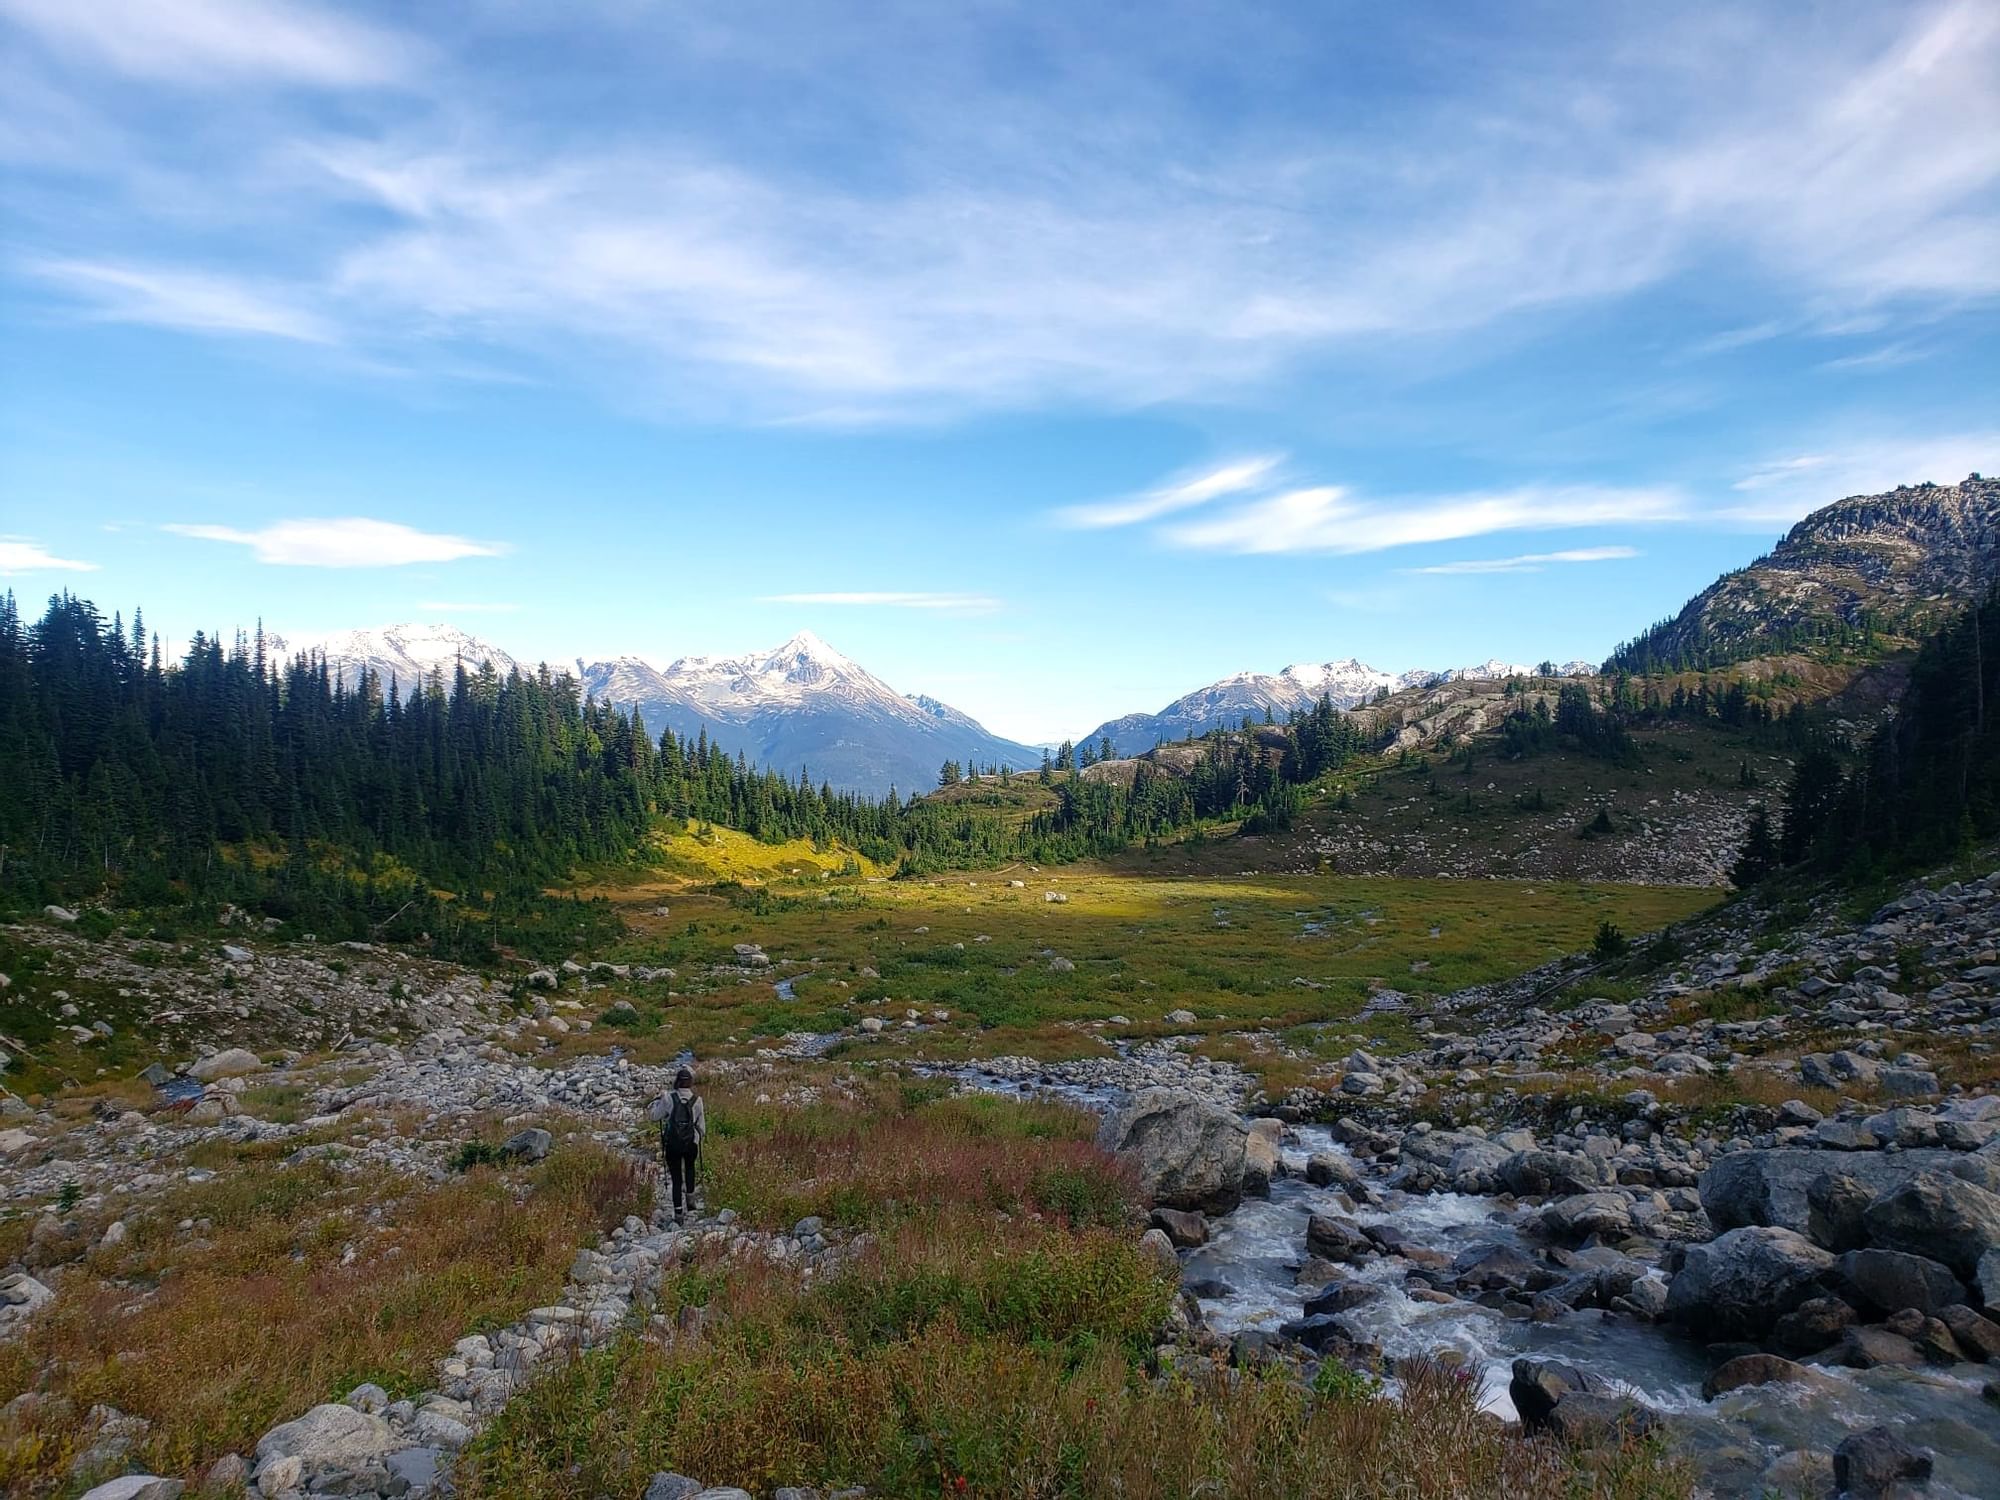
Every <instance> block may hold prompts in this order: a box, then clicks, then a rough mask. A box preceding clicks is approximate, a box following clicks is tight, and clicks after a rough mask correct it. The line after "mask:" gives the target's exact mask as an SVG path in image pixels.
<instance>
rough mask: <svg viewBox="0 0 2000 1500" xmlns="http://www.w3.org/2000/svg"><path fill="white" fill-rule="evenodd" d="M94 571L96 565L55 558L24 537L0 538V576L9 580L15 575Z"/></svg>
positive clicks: (52, 554) (46, 550) (72, 559)
mask: <svg viewBox="0 0 2000 1500" xmlns="http://www.w3.org/2000/svg"><path fill="white" fill-rule="evenodd" d="M96 571H97V564H96V563H93V562H78V561H76V560H75V559H74V558H68V557H57V556H56V555H55V554H54V553H52V552H50V551H49V550H48V549H47V548H46V547H44V546H42V545H41V544H40V543H39V542H31V541H29V540H28V539H27V538H25V537H18V536H7V537H0V576H5V577H9V578H11V577H13V576H14V575H15V574H16V573H44V572H58V573H95V572H96Z"/></svg>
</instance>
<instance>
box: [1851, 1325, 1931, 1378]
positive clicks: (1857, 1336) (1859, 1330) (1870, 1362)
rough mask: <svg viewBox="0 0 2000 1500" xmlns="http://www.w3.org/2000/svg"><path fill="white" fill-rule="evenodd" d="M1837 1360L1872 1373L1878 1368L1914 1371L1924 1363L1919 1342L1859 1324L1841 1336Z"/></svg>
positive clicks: (1905, 1336)
mask: <svg viewBox="0 0 2000 1500" xmlns="http://www.w3.org/2000/svg"><path fill="white" fill-rule="evenodd" d="M1834 1358H1835V1359H1836V1360H1837V1361H1838V1362H1839V1363H1841V1364H1843V1365H1846V1366H1847V1367H1848V1368H1850V1369H1854V1370H1872V1369H1874V1368H1876V1367H1877V1366H1878V1365H1900V1366H1902V1367H1903V1368H1905V1369H1914V1368H1916V1367H1917V1366H1918V1365H1920V1364H1922V1363H1923V1362H1924V1356H1923V1353H1922V1351H1920V1350H1919V1349H1918V1348H1917V1346H1916V1342H1915V1341H1914V1340H1912V1339H1911V1338H1910V1337H1909V1336H1908V1335H1906V1334H1901V1333H1897V1332H1896V1331H1895V1330H1894V1329H1890V1328H1872V1327H1868V1326H1866V1325H1863V1324H1856V1325H1855V1326H1854V1327H1852V1328H1850V1329H1848V1330H1847V1331H1846V1332H1845V1333H1843V1334H1842V1335H1841V1336H1840V1348H1839V1350H1838V1351H1837V1352H1836V1353H1835V1355H1834Z"/></svg>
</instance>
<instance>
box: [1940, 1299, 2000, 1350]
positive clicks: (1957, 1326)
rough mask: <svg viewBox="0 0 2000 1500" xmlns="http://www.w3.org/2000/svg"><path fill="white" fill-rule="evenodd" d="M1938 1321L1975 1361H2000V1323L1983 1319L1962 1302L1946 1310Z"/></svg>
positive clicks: (1941, 1313)
mask: <svg viewBox="0 0 2000 1500" xmlns="http://www.w3.org/2000/svg"><path fill="white" fill-rule="evenodd" d="M1938 1319H1939V1321H1940V1322H1942V1323H1943V1324H1944V1326H1945V1327H1946V1328H1949V1329H1950V1330H1951V1336H1952V1337H1953V1338H1954V1339H1956V1340H1958V1342H1959V1345H1960V1346H1961V1347H1962V1348H1963V1349H1964V1350H1965V1351H1966V1352H1967V1353H1968V1354H1970V1355H1971V1356H1972V1357H1973V1358H1974V1359H1984V1360H2000V1323H1996V1322H1994V1321H1993V1320H1992V1319H1991V1318H1983V1317H1981V1316H1980V1315H1979V1314H1978V1313H1976V1312H1974V1311H1973V1310H1972V1309H1971V1308H1969V1307H1967V1306H1966V1305H1965V1304H1964V1303H1962V1302H1961V1303H1959V1304H1958V1305H1957V1306H1955V1307H1947V1308H1945V1309H1944V1310H1943V1311H1942V1312H1940V1313H1939V1314H1938Z"/></svg>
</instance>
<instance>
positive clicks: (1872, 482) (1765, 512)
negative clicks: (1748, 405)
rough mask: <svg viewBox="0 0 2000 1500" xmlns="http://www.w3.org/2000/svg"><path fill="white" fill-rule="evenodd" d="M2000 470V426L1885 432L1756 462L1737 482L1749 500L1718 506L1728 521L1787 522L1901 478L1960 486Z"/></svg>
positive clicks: (1876, 492)
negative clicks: (1938, 432) (1918, 434)
mask: <svg viewBox="0 0 2000 1500" xmlns="http://www.w3.org/2000/svg"><path fill="white" fill-rule="evenodd" d="M1996 471H2000V428H1995V429H1993V430H1990V431H1986V432H1966V433H1955V434H1945V435H1942V436H1937V437H1927V438H1908V437H1896V438H1881V439H1876V440H1872V441H1868V442H1860V443H1850V444H1848V445H1847V446H1844V447H1826V448H1823V449H1820V450H1819V451H1816V452H1812V453H1805V454H1800V455H1797V456H1795V457H1791V458H1780V459H1772V460H1770V461H1768V462H1766V463H1763V464H1760V465H1758V466H1757V467H1756V468H1754V469H1752V470H1751V471H1750V472H1749V473H1747V474H1745V475H1744V476H1743V477H1742V478H1741V479H1739V480H1737V481H1736V483H1735V485H1734V488H1735V489H1736V491H1737V492H1738V493H1739V494H1742V495H1743V496H1745V497H1746V498H1744V499H1743V500H1741V501H1738V502H1737V503H1735V504H1733V505H1728V506H1724V507H1722V508H1721V509H1720V510H1719V511H1717V512H1716V514H1717V515H1718V516H1720V517H1721V518H1723V519H1726V520H1732V521H1741V522H1745V523H1752V524H1768V523H1772V522H1778V523H1783V524H1789V523H1791V522H1793V521H1796V520H1798V519H1800V518H1801V517H1803V516H1805V515H1807V514H1809V513H1811V512H1812V511H1815V510H1818V509H1819V508H1820V507H1821V506H1823V505H1831V504H1832V503H1833V502H1834V501H1836V500H1843V499H1846V498H1847V497H1848V496H1850V495H1879V494H1881V493H1883V492H1884V491H1886V490H1892V489H1894V488H1895V487H1896V486H1897V485H1899V484H1923V483H1925V482H1926V481H1928V482H1930V483H1933V484H1956V483H1958V481H1959V480H1961V479H1963V478H1965V476H1966V475H1968V474H1974V473H1978V474H1992V473H1994V472H1996Z"/></svg>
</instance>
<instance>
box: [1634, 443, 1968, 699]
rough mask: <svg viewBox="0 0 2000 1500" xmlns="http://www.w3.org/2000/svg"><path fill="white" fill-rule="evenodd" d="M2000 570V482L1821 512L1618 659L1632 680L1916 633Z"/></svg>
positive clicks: (1853, 500) (1937, 488)
mask: <svg viewBox="0 0 2000 1500" xmlns="http://www.w3.org/2000/svg"><path fill="white" fill-rule="evenodd" d="M1996 570H2000V480H1994V479H1985V478H1982V477H1981V476H1979V475H1978V474H1973V475H1970V476H1968V477H1967V478H1966V479H1965V480H1964V481H1963V482H1962V483H1960V484H1953V485H1937V484H1919V485H1903V486H1899V487H1897V488H1896V489H1893V490H1891V491H1889V492H1888V493H1887V494H1882V495H1854V496H1850V497H1849V498H1848V499H1845V500H1839V501H1836V502H1835V503H1834V504H1832V505H1829V506H1827V507H1825V508H1824V509H1823V510H1817V511H1814V512H1813V513H1812V514H1811V515H1809V516H1807V517H1806V518H1805V519H1804V520H1803V521H1801V522H1799V524H1798V525H1796V526H1794V527H1793V528H1792V529H1791V531H1790V532H1789V533H1788V534H1787V535H1786V537H1785V539H1784V540H1783V541H1782V542H1780V543H1779V544H1778V545H1777V547H1776V548H1775V549H1773V550H1772V551H1771V553H1770V554H1769V555H1768V556H1765V557H1762V558H1759V559H1758V560H1757V561H1756V562H1754V563H1752V564H1751V565H1750V566H1749V567H1747V568H1739V569H1737V570H1736V571H1735V572H1733V573H1726V574H1724V575H1723V576H1722V577H1721V578H1719V579H1717V580H1716V581H1715V582H1714V583H1712V584H1710V585H1709V586H1708V587H1707V588H1706V589H1703V590H1702V591H1701V592H1700V593H1699V594H1697V595H1696V596H1695V597H1694V598H1693V599H1691V600H1689V601H1688V603H1687V605H1686V607H1685V608H1683V609H1682V610H1681V612H1680V613H1679V614H1677V615H1675V616H1674V617H1673V619H1671V620H1667V621H1663V622H1662V623H1660V624H1658V625H1656V626H1654V627H1653V628H1652V629H1651V630H1649V631H1647V632H1646V633H1645V634H1644V635H1642V636H1640V637H1639V638H1638V639H1637V640H1635V641H1633V642H1632V643H1631V644H1629V645H1627V646H1624V647H1621V648H1620V649H1619V651H1618V652H1617V653H1615V654H1614V656H1613V658H1612V661H1611V663H1610V664H1611V665H1614V666H1618V667H1622V668H1624V669H1627V670H1631V671H1648V670H1657V669H1660V668H1672V667H1679V666H1690V665H1693V666H1699V665H1704V664H1712V663H1715V662H1721V661H1731V660H1740V659H1742V658H1745V657H1750V656H1757V655H1762V654H1765V653H1767V652H1772V651H1780V650H1785V649H1789V648H1791V647H1793V646H1796V645H1799V644H1803V643H1810V642H1812V641H1813V640H1814V639H1815V638H1826V636H1827V634H1828V632H1834V633H1836V634H1837V633H1838V632H1839V631H1841V630H1842V629H1843V628H1844V629H1845V630H1847V631H1848V632H1864V633H1865V632H1867V631H1868V630H1870V628H1871V627H1872V629H1873V630H1874V631H1877V632H1887V633H1890V634H1893V635H1897V636H1908V635H1912V634H1915V633H1917V632H1918V631H1919V630H1920V629H1921V628H1923V627H1924V626H1925V625H1927V624H1933V623H1935V621H1936V618H1937V617H1938V616H1939V614H1940V613H1941V612H1942V611H1943V610H1944V609H1948V608H1950V607H1952V606H1953V605H1955V604H1958V603H1962V602H1963V601H1964V600H1966V599H1967V598H1969V597H1971V596H1972V594H1973V593H1974V591H1975V590H1976V589H1977V588H1978V587H1980V586H1981V585H1982V584H1983V583H1987V582H1990V581H1991V580H1992V578H1993V577H1994V575H1995V572H1996Z"/></svg>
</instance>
